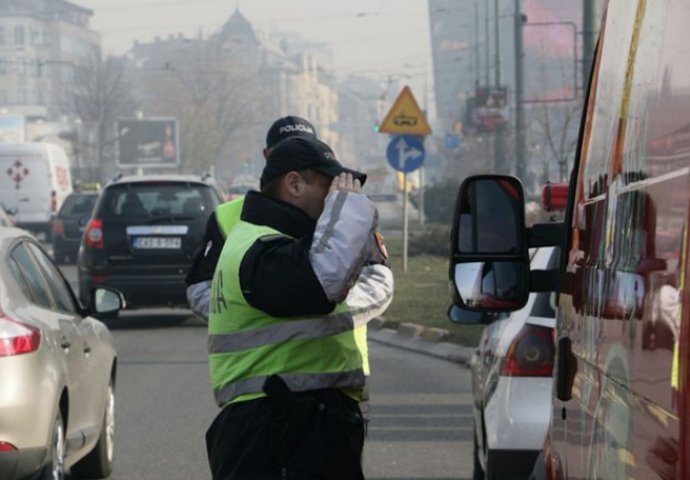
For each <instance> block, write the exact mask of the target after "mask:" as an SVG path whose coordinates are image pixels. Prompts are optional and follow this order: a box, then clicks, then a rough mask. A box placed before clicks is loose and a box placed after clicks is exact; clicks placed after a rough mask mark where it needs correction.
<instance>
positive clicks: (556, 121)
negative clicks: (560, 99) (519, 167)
mask: <svg viewBox="0 0 690 480" xmlns="http://www.w3.org/2000/svg"><path fill="white" fill-rule="evenodd" d="M581 114H582V106H581V104H580V103H579V102H569V103H551V104H546V103H545V104H543V105H542V106H541V107H540V108H539V109H536V111H535V115H534V117H533V120H534V121H535V122H536V124H537V126H538V132H539V134H538V135H539V137H540V139H541V142H542V143H543V144H544V145H545V146H546V147H547V150H548V155H549V158H552V159H553V160H555V161H556V163H557V164H558V169H559V181H561V182H563V181H566V172H567V166H568V162H569V161H570V160H572V158H573V156H574V154H575V147H576V146H577V135H578V126H579V121H580V117H581ZM545 180H547V179H545Z"/></svg>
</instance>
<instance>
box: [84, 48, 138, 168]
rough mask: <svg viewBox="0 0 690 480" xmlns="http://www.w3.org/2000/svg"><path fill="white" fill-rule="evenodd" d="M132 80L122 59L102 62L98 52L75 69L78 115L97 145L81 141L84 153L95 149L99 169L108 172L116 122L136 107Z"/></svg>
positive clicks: (114, 139)
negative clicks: (107, 165)
mask: <svg viewBox="0 0 690 480" xmlns="http://www.w3.org/2000/svg"><path fill="white" fill-rule="evenodd" d="M131 86H132V85H131V79H130V77H129V75H128V72H127V67H126V62H125V61H124V59H122V58H117V57H113V56H108V57H107V58H105V60H101V57H100V54H98V53H94V54H93V55H92V56H91V57H89V58H88V59H87V61H86V62H85V63H83V64H81V65H80V66H78V67H76V69H75V78H74V84H73V88H72V104H73V109H74V112H75V113H76V114H77V115H78V116H79V118H80V119H81V121H82V124H83V125H84V130H85V131H86V132H87V133H89V132H93V134H92V135H87V136H89V137H91V136H92V137H94V138H93V143H91V144H89V142H84V141H83V139H80V145H79V146H78V148H80V150H82V151H84V150H89V147H91V148H92V149H93V152H94V153H93V157H95V160H96V163H97V167H98V168H99V169H100V170H101V173H102V174H103V173H105V172H104V171H103V170H104V167H105V163H106V160H112V159H113V157H114V155H107V154H106V152H108V151H114V149H113V148H112V147H113V144H114V143H115V141H116V132H115V121H116V120H117V118H118V117H121V116H130V115H132V113H133V112H134V110H135V108H136V102H135V101H134V98H133V96H132V90H131Z"/></svg>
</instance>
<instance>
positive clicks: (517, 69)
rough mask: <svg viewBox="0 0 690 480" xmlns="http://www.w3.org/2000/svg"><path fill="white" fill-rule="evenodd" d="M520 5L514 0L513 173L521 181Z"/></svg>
mask: <svg viewBox="0 0 690 480" xmlns="http://www.w3.org/2000/svg"><path fill="white" fill-rule="evenodd" d="M524 20H525V19H524V17H523V16H522V5H521V1H520V0H515V42H514V43H515V163H516V165H515V174H516V175H517V177H518V178H519V179H520V180H522V181H523V182H526V181H527V168H526V167H527V165H526V163H527V162H526V159H525V156H526V147H525V105H524V103H523V102H522V99H523V95H524V88H525V87H524V75H523V73H524V72H523V59H524V56H525V52H524V51H523V43H522V40H523V39H522V26H523V23H524Z"/></svg>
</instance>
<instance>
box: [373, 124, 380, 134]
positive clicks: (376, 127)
mask: <svg viewBox="0 0 690 480" xmlns="http://www.w3.org/2000/svg"><path fill="white" fill-rule="evenodd" d="M379 127H380V125H379V124H378V122H377V123H375V124H374V131H375V132H378V131H379Z"/></svg>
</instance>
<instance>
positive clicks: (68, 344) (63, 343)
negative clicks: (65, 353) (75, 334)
mask: <svg viewBox="0 0 690 480" xmlns="http://www.w3.org/2000/svg"><path fill="white" fill-rule="evenodd" d="M60 346H61V347H62V348H63V349H65V350H67V349H68V348H69V347H71V346H72V342H70V341H69V340H68V339H67V337H62V341H61V342H60Z"/></svg>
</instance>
